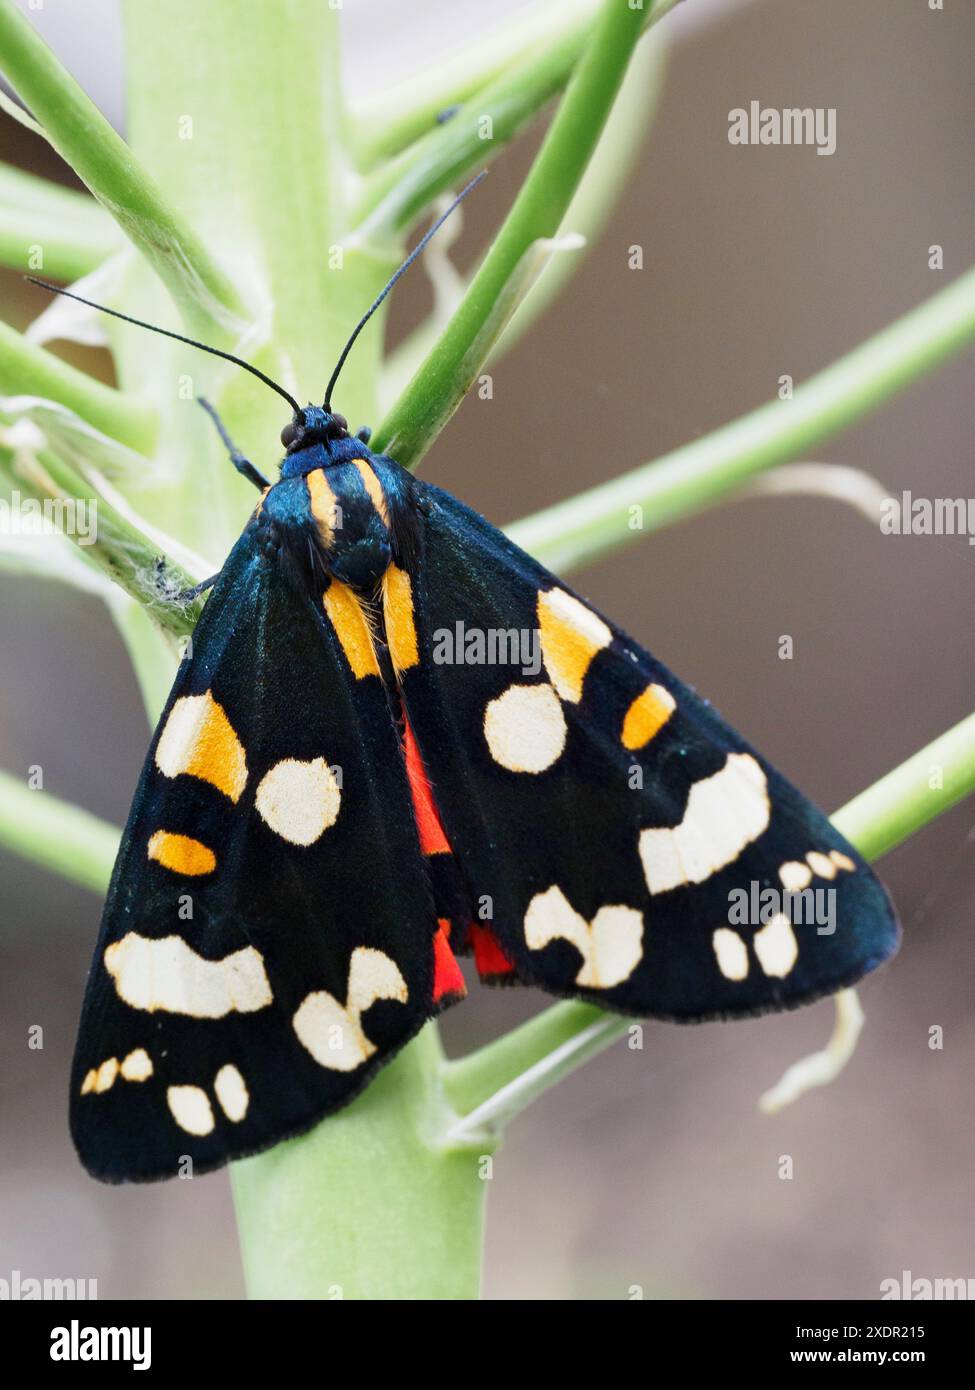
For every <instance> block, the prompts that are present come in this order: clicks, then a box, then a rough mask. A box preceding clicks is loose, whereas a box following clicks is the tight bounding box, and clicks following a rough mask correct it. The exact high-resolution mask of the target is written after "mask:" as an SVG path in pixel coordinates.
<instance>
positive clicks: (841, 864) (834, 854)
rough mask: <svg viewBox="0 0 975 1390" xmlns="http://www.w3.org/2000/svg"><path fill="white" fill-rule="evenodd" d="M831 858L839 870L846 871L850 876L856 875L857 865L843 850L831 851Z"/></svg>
mask: <svg viewBox="0 0 975 1390" xmlns="http://www.w3.org/2000/svg"><path fill="white" fill-rule="evenodd" d="M829 857H830V859H832V861H833V863H834V864H835V865H836V867H837V868H838V869H845V870H846V872H847V873H848V874H852V873H856V867H857V866H856V863H855V861H854V860H852V859H851V858H850V856H849V855H848V854H844V853H843V851H842V850H841V849H831V850H830V852H829Z"/></svg>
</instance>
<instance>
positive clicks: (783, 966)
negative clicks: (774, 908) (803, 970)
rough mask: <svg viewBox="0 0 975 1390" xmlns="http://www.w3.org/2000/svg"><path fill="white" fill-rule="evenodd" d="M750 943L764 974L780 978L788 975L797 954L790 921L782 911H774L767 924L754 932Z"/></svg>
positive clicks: (797, 948) (797, 949) (794, 936)
mask: <svg viewBox="0 0 975 1390" xmlns="http://www.w3.org/2000/svg"><path fill="white" fill-rule="evenodd" d="M752 945H753V946H754V947H755V954H756V955H757V956H758V963H759V965H760V966H761V967H762V969H763V970H764V971H765V973H766V975H772V976H774V977H775V978H776V979H780V980H781V979H784V978H785V976H786V975H788V973H789V971H790V970H791V969H792V967H793V966H794V965H795V963H796V958H797V956H798V955H799V947H798V945H797V944H796V935H795V932H794V931H793V930H792V923H791V922H790V921H789V919H788V917H787V916H786V915H785V913H784V912H778V913H776V915H775V916H774V917H773V918H772V919H771V921H770V922H769V923H768V924H767V926H764V927H763V928H762V930H761V931H759V932H756V933H755V937H754V940H753V941H752Z"/></svg>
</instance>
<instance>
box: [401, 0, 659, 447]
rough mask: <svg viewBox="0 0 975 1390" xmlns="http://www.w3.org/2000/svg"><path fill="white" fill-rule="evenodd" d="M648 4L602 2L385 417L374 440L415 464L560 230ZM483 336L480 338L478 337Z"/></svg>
mask: <svg viewBox="0 0 975 1390" xmlns="http://www.w3.org/2000/svg"><path fill="white" fill-rule="evenodd" d="M644 18H645V16H644V14H643V13H642V12H641V11H640V10H631V9H629V8H627V6H626V5H624V4H622V3H620V0H608V3H604V5H603V9H602V12H601V14H600V17H599V20H598V22H597V24H596V27H595V30H594V33H593V39H592V43H591V44H590V46H589V47H588V48H587V49H586V52H585V55H584V57H583V58H582V59H581V60H580V62H579V65H578V67H577V69H576V71H575V73H574V75H573V78H572V81H571V83H570V84H569V88H568V90H567V92H566V94H565V97H564V99H563V101H562V103H561V105H560V106H559V109H558V111H557V112H556V115H555V118H554V120H553V121H552V124H551V126H550V127H549V130H548V133H547V135H546V137H545V140H544V142H543V144H542V148H541V149H540V151H539V153H538V155H537V156H536V158H535V162H534V164H533V165H532V168H531V172H530V173H529V175H528V178H527V179H526V180H525V183H524V184H523V185H522V188H521V191H520V192H519V194H518V197H517V198H516V200H515V203H514V206H513V207H512V209H511V212H510V213H509V214H508V217H507V219H506V220H505V223H504V225H503V227H502V228H501V230H500V232H499V233H498V235H497V237H496V238H495V240H494V242H493V244H492V246H491V249H490V250H489V251H488V253H487V255H486V256H485V258H484V261H483V263H482V264H481V267H480V269H479V270H478V272H477V274H476V275H475V277H474V280H473V282H472V283H471V286H470V289H469V290H468V292H467V294H466V295H465V296H464V298H463V300H462V302H461V304H460V305H459V307H458V309H457V311H456V313H455V314H454V316H453V318H452V319H451V321H450V323H449V324H448V325H447V327H446V329H445V330H444V332H443V334H442V335H441V337H440V339H439V341H438V343H437V345H436V346H435V347H434V349H433V351H432V352H431V353H430V355H429V357H428V358H427V359H426V361H425V362H424V364H423V366H422V367H421V368H420V370H419V372H417V374H416V376H415V377H414V378H413V380H412V381H411V383H410V385H409V386H408V387H407V389H406V391H405V392H404V393H403V395H402V396H401V397H400V399H399V401H398V402H397V404H396V405H395V406H394V407H393V409H392V411H391V412H390V414H389V415H388V416H387V417H386V419H385V420H384V421H383V423H382V425H381V426H380V428H379V430H378V432H377V435H376V442H375V445H374V447H375V448H377V449H382V450H385V451H386V452H388V453H390V454H392V456H393V457H394V458H395V459H397V460H398V461H399V462H400V463H402V464H403V465H404V466H405V467H412V466H414V465H415V464H416V463H417V462H418V460H419V459H420V458H421V457H422V455H423V453H424V451H425V450H426V449H427V448H428V447H429V445H430V443H431V442H432V440H433V439H434V438H435V436H436V435H437V433H438V432H439V431H440V430H441V429H442V428H443V426H444V425H445V423H446V422H447V420H449V418H450V416H451V415H452V414H453V412H454V410H456V408H457V406H458V405H459V403H460V401H461V399H462V398H463V395H464V393H465V391H466V390H467V387H468V386H469V385H470V383H471V381H473V379H474V377H475V376H476V374H477V371H478V369H479V367H480V365H481V363H482V362H483V361H484V358H485V357H486V355H487V353H488V351H490V348H491V346H492V344H493V341H494V338H493V337H492V338H491V339H490V341H484V340H483V338H482V335H483V331H484V328H485V326H486V324H487V323H488V322H489V321H490V319H491V318H492V315H494V314H495V313H496V305H497V303H498V301H499V300H501V299H503V298H504V296H505V290H506V286H507V285H508V282H509V281H510V280H511V278H512V277H513V276H515V275H516V273H517V272H518V269H519V266H521V265H523V263H524V260H525V258H526V257H527V256H529V255H530V253H531V250H532V247H533V246H536V245H537V244H538V243H539V242H540V241H543V240H545V239H547V238H551V237H553V236H554V235H555V234H556V232H557V231H558V228H559V224H560V223H561V221H562V218H563V217H564V216H565V212H566V209H567V208H568V206H569V203H570V201H571V199H572V196H573V194H574V193H575V190H576V189H577V187H578V186H579V181H580V179H581V178H582V175H583V172H584V170H585V168H586V165H587V164H588V162H589V158H590V156H591V154H592V152H593V150H594V148H595V146H596V142H597V141H598V139H599V136H600V132H601V131H602V128H603V125H604V123H605V121H606V118H607V116H608V115H609V111H610V108H611V106H612V104H613V100H614V98H615V96H616V93H617V92H618V90H619V88H620V84H621V83H622V81H623V78H624V75H625V73H626V69H627V65H628V63H629V61H630V58H631V56H632V54H633V49H634V47H635V46H636V43H637V41H638V39H639V37H640V33H641V30H642V27H643V22H644ZM479 340H480V341H479Z"/></svg>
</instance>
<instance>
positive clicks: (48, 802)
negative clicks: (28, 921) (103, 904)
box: [0, 772, 121, 893]
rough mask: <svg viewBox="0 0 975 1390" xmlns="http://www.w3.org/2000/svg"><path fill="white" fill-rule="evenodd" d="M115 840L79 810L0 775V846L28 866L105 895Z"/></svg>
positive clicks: (112, 833)
mask: <svg viewBox="0 0 975 1390" xmlns="http://www.w3.org/2000/svg"><path fill="white" fill-rule="evenodd" d="M120 835H121V832H120V831H119V830H117V829H116V828H115V826H114V825H108V824H107V823H106V822H105V821H103V820H99V819H98V817H97V816H93V815H91V814H90V812H88V811H84V810H82V809H81V807H80V806H72V805H71V803H70V802H68V801H61V800H60V799H59V798H58V797H56V796H52V795H51V793H50V792H47V791H32V790H31V789H30V788H29V787H28V786H27V783H26V781H21V780H20V779H19V778H17V777H14V776H13V775H12V774H11V773H9V772H0V844H2V845H3V847H4V848H5V849H9V850H13V852H14V853H15V854H19V855H20V856H21V858H23V859H28V860H30V862H31V863H32V864H39V865H40V866H41V868H44V869H49V870H50V871H51V873H54V874H59V875H60V877H61V878H66V879H67V880H68V881H69V882H71V883H79V884H80V885H81V886H82V888H90V889H91V891H92V892H93V893H104V892H105V890H106V888H107V887H108V880H109V879H110V878H111V875H112V865H113V864H114V862H115V855H116V853H117V852H118V842H119V837H120Z"/></svg>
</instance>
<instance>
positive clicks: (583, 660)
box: [538, 589, 613, 703]
mask: <svg viewBox="0 0 975 1390" xmlns="http://www.w3.org/2000/svg"><path fill="white" fill-rule="evenodd" d="M538 628H539V636H540V640H541V644H542V658H543V660H544V662H545V669H546V671H547V672H548V675H549V679H550V680H551V682H552V684H553V685H554V686H555V689H556V690H557V691H558V693H559V695H561V697H562V699H563V700H569V701H571V702H572V703H575V702H577V701H578V700H581V699H582V685H583V681H584V680H585V678H586V672H587V671H588V670H589V667H590V665H591V663H592V659H593V657H594V656H595V655H596V653H597V652H599V651H601V650H602V649H603V647H608V646H609V644H610V642H611V641H612V640H613V634H612V632H611V631H610V629H609V628H608V627H607V625H606V624H605V623H604V622H603V620H602V618H599V617H597V616H596V614H595V613H594V612H593V611H592V609H590V608H587V607H586V605H585V604H584V603H580V602H579V600H578V599H577V598H574V597H573V596H572V594H567V593H566V591H565V590H564V589H548V590H546V591H544V592H541V593H539V595H538Z"/></svg>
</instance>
